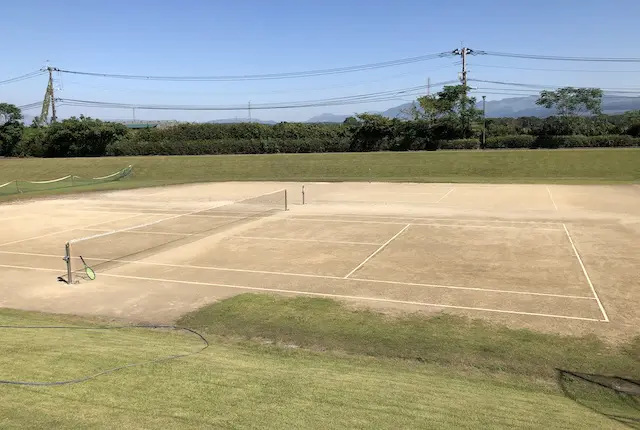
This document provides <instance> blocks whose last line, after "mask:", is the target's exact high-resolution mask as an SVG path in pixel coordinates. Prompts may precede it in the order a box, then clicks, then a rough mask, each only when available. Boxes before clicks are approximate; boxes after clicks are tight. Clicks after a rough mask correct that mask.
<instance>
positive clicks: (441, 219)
mask: <svg viewBox="0 0 640 430" xmlns="http://www.w3.org/2000/svg"><path fill="white" fill-rule="evenodd" d="M322 216H327V217H329V216H331V217H343V216H344V217H353V218H355V217H362V218H373V219H375V218H388V219H398V220H407V219H414V220H422V221H429V220H436V221H476V222H478V221H480V222H484V223H490V222H501V223H512V224H549V225H551V224H555V225H557V226H558V228H561V227H562V223H561V222H558V221H545V220H542V221H522V220H508V219H505V220H501V219H482V218H439V217H430V216H428V215H418V216H412V215H407V216H400V215H367V214H362V215H360V214H354V213H348V214H340V213H336V214H333V215H323V214H310V215H307V216H305V215H294V216H293V217H292V218H294V219H302V218H305V217H309V218H313V217H322ZM318 219H322V218H318ZM327 219H338V218H327Z"/></svg>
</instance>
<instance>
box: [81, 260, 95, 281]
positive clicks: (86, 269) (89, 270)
mask: <svg viewBox="0 0 640 430" xmlns="http://www.w3.org/2000/svg"><path fill="white" fill-rule="evenodd" d="M80 261H82V264H84V272H85V273H86V274H87V276H88V277H89V279H91V280H92V281H93V280H94V279H96V272H94V271H93V269H92V268H91V267H89V266H88V265H87V262H86V261H84V258H82V255H81V256H80Z"/></svg>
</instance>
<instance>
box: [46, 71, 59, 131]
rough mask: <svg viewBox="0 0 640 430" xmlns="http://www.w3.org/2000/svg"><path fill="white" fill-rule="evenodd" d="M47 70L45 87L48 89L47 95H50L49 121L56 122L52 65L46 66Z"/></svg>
mask: <svg viewBox="0 0 640 430" xmlns="http://www.w3.org/2000/svg"><path fill="white" fill-rule="evenodd" d="M47 70H48V71H49V86H48V88H47V89H48V91H49V97H51V122H56V119H57V116H56V98H55V95H54V93H53V67H51V66H48V67H47Z"/></svg>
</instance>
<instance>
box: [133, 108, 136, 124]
mask: <svg viewBox="0 0 640 430" xmlns="http://www.w3.org/2000/svg"><path fill="white" fill-rule="evenodd" d="M132 109H133V122H136V108H132Z"/></svg>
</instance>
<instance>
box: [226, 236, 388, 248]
mask: <svg viewBox="0 0 640 430" xmlns="http://www.w3.org/2000/svg"><path fill="white" fill-rule="evenodd" d="M233 238H238V239H251V240H276V241H282V242H287V241H290V242H313V243H335V244H338V245H369V246H380V245H382V244H381V243H379V242H378V243H373V242H354V241H346V240H321V239H297V238H289V237H268V236H229V237H228V238H227V239H233Z"/></svg>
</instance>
